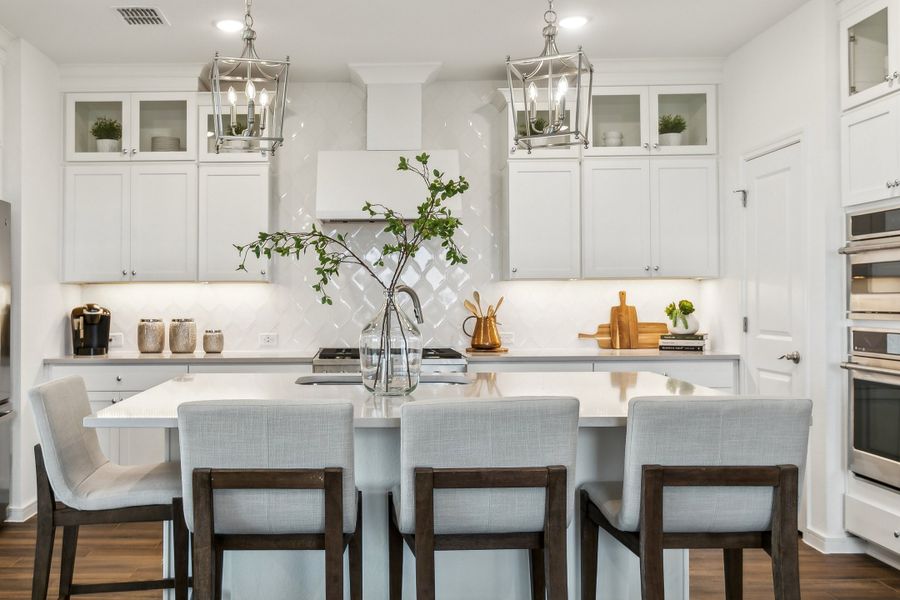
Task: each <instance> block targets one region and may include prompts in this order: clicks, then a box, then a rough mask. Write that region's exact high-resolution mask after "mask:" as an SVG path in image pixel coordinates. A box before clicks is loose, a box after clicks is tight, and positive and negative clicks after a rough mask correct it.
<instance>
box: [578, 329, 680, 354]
mask: <svg viewBox="0 0 900 600" xmlns="http://www.w3.org/2000/svg"><path fill="white" fill-rule="evenodd" d="M637 327H638V342H637V345H636V346H633V348H638V349H643V350H649V349H656V348H658V347H659V336H661V335H664V334H666V333H669V327H668V325H666V324H665V323H638V324H637ZM611 329H612V326H611V324H610V323H604V324H603V325H598V326H597V331H596V332H595V333H579V334H578V337H579V338H581V339H594V340H597V346H599V347H600V348H604V349H606V350H609V349H613V345H612V335H611V332H610V330H611ZM623 349H624V348H623Z"/></svg>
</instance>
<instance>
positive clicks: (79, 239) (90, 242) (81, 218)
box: [63, 165, 131, 282]
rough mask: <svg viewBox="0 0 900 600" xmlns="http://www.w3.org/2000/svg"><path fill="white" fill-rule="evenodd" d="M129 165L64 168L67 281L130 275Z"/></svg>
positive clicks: (115, 278) (64, 255)
mask: <svg viewBox="0 0 900 600" xmlns="http://www.w3.org/2000/svg"><path fill="white" fill-rule="evenodd" d="M130 194H131V168H130V167H129V166H127V165H103V166H99V165H97V166H95V165H82V166H70V167H67V168H66V176H65V194H64V201H63V204H64V208H63V223H64V246H63V279H64V280H65V281H72V282H77V281H92V282H106V281H128V280H129V278H130V264H131V256H130V247H131V246H130V243H131V236H130V227H131V216H130V202H129V197H130Z"/></svg>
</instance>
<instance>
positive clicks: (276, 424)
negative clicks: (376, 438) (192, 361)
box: [178, 400, 356, 534]
mask: <svg viewBox="0 0 900 600" xmlns="http://www.w3.org/2000/svg"><path fill="white" fill-rule="evenodd" d="M178 434H179V443H180V447H181V483H182V491H183V497H184V517H185V520H186V521H187V523H188V527H189V529H190V530H191V531H193V528H194V514H193V489H192V487H193V486H192V475H193V472H194V469H198V468H211V469H324V468H327V467H335V468H341V469H343V480H342V481H343V511H344V512H343V514H344V532H346V533H350V532H352V531H354V529H355V527H356V487H355V484H354V477H353V405H352V404H349V403H329V404H310V403H299V402H291V401H265V402H262V401H260V402H253V401H247V400H241V401H227V400H224V401H209V402H189V403H186V404H182V405H181V406H179V407H178ZM214 505H215V510H214V514H215V525H214V526H215V531H216V533H258V534H277V533H285V534H287V533H322V532H323V531H324V527H325V505H324V492H323V491H322V490H256V489H254V490H217V491H216V492H215V493H214Z"/></svg>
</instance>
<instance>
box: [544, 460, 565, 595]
mask: <svg viewBox="0 0 900 600" xmlns="http://www.w3.org/2000/svg"><path fill="white" fill-rule="evenodd" d="M547 471H548V473H547V475H548V477H547V508H546V525H545V529H544V547H545V549H546V553H547V554H546V563H547V564H546V572H547V575H546V578H547V592H548V598H549V600H568V597H569V589H568V588H569V575H568V569H567V567H566V469H565V467H549V468H548V469H547Z"/></svg>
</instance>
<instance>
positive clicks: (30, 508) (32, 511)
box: [6, 500, 37, 523]
mask: <svg viewBox="0 0 900 600" xmlns="http://www.w3.org/2000/svg"><path fill="white" fill-rule="evenodd" d="M36 514H37V500H35V501H34V502H29V503H28V504H26V505H25V506H19V507H16V506H10V507H9V508H8V509H7V510H6V520H7V521H10V522H11V523H24V522H25V521H27V520H28V519H30V518H31V517H33V516H34V515H36Z"/></svg>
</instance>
